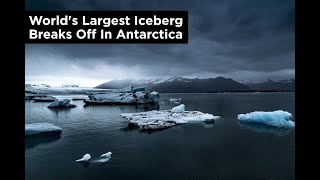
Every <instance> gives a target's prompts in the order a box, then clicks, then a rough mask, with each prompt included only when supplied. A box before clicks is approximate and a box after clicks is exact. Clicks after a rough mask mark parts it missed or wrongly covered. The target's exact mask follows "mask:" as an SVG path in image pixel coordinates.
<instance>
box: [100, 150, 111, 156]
mask: <svg viewBox="0 0 320 180" xmlns="http://www.w3.org/2000/svg"><path fill="white" fill-rule="evenodd" d="M111 154H112V152H110V151H109V152H107V153H105V154H102V155H101V156H100V157H111Z"/></svg>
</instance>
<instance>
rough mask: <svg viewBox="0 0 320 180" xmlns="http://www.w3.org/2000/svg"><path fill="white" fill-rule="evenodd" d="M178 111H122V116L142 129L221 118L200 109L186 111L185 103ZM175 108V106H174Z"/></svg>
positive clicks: (161, 127) (163, 127)
mask: <svg viewBox="0 0 320 180" xmlns="http://www.w3.org/2000/svg"><path fill="white" fill-rule="evenodd" d="M177 107H178V108H176V109H178V110H174V111H176V112H171V111H170V110H163V111H147V112H140V113H122V114H120V116H122V117H123V118H126V119H128V120H129V122H130V123H131V124H133V125H136V126H139V127H140V129H149V130H155V129H165V128H169V127H172V126H175V125H178V124H184V123H188V122H194V121H208V120H215V119H218V118H220V116H213V115H212V114H207V113H202V112H200V111H184V105H183V104H182V105H179V106H177ZM173 109H174V108H173Z"/></svg>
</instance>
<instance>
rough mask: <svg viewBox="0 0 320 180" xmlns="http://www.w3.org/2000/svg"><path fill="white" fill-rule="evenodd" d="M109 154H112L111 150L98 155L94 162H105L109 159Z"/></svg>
mask: <svg viewBox="0 0 320 180" xmlns="http://www.w3.org/2000/svg"><path fill="white" fill-rule="evenodd" d="M111 154H112V153H111V152H107V153H105V154H102V155H101V156H100V158H99V159H98V160H95V161H94V162H96V163H105V162H107V161H109V160H110V159H111Z"/></svg>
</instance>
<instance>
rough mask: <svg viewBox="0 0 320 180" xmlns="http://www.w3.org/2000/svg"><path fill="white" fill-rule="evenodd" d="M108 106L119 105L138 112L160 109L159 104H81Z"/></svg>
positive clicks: (121, 108)
mask: <svg viewBox="0 0 320 180" xmlns="http://www.w3.org/2000/svg"><path fill="white" fill-rule="evenodd" d="M93 106H95V107H103V106H104V107H108V106H109V107H110V106H116V107H119V109H120V110H122V111H123V110H127V109H135V110H136V111H137V112H140V111H152V110H159V109H160V106H159V104H135V105H103V104H101V105H97V104H95V105H87V104H85V105H83V108H89V107H93Z"/></svg>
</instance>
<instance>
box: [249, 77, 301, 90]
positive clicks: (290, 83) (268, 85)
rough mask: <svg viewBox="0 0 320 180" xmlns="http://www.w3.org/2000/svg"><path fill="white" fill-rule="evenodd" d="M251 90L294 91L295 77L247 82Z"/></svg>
mask: <svg viewBox="0 0 320 180" xmlns="http://www.w3.org/2000/svg"><path fill="white" fill-rule="evenodd" d="M247 85H248V86H249V87H250V89H252V90H256V91H295V79H290V80H279V81H273V80H268V81H266V82H256V83H247Z"/></svg>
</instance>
